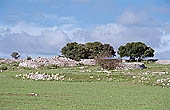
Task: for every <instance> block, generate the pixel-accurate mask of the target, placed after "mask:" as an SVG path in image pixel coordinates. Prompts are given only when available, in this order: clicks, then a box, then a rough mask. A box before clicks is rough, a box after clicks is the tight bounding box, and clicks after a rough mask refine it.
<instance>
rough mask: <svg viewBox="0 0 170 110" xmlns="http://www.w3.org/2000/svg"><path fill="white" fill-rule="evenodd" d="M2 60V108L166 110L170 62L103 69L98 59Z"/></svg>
mask: <svg viewBox="0 0 170 110" xmlns="http://www.w3.org/2000/svg"><path fill="white" fill-rule="evenodd" d="M18 65H19V64H18V63H10V64H1V68H2V67H7V69H6V70H5V69H4V70H2V71H1V72H0V109H2V110H56V109H57V110H75V109H83V110H84V109H85V110H91V109H97V110H114V109H115V110H160V109H161V110H168V109H169V108H170V92H169V91H170V65H163V64H156V63H151V64H146V67H147V68H145V69H130V70H105V69H102V68H100V67H99V66H97V65H78V66H73V67H58V66H54V65H51V66H48V67H41V68H38V69H33V68H26V67H18Z"/></svg>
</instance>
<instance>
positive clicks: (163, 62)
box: [156, 60, 170, 64]
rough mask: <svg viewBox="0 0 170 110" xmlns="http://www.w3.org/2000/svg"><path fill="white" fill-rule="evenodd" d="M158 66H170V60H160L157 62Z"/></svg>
mask: <svg viewBox="0 0 170 110" xmlns="http://www.w3.org/2000/svg"><path fill="white" fill-rule="evenodd" d="M156 63H157V64H170V60H158V61H156Z"/></svg>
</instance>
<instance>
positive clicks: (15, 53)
mask: <svg viewBox="0 0 170 110" xmlns="http://www.w3.org/2000/svg"><path fill="white" fill-rule="evenodd" d="M11 56H12V57H13V58H15V59H18V58H19V57H20V55H19V53H18V52H13V53H12V54H11Z"/></svg>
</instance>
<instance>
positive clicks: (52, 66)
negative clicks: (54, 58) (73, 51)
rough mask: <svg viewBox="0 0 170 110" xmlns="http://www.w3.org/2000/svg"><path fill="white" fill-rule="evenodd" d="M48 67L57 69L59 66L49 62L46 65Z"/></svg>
mask: <svg viewBox="0 0 170 110" xmlns="http://www.w3.org/2000/svg"><path fill="white" fill-rule="evenodd" d="M47 68H48V69H57V68H59V66H57V65H55V64H51V65H49V66H47Z"/></svg>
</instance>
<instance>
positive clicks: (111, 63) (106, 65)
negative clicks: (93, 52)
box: [96, 52, 122, 70]
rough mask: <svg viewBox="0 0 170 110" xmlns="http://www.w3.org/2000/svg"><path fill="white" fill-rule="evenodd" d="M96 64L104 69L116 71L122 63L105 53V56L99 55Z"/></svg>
mask: <svg viewBox="0 0 170 110" xmlns="http://www.w3.org/2000/svg"><path fill="white" fill-rule="evenodd" d="M96 63H97V64H98V65H99V66H100V67H101V68H103V69H109V70H112V69H116V68H117V67H118V66H119V64H120V63H122V60H121V59H113V58H111V54H110V53H108V52H105V53H103V54H99V55H98V56H97V58H96Z"/></svg>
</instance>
